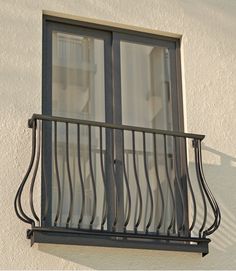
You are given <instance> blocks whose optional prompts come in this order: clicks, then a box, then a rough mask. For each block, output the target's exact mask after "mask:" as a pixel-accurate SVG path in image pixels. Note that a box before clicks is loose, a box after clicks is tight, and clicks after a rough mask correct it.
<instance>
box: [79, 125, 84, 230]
mask: <svg viewBox="0 0 236 271" xmlns="http://www.w3.org/2000/svg"><path fill="white" fill-rule="evenodd" d="M77 162H78V169H79V177H80V185H81V192H82V204H81V212H80V216H79V221H78V228H80V225H81V223H82V221H83V217H84V208H85V190H84V180H83V174H82V167H81V157H80V125H79V124H77Z"/></svg>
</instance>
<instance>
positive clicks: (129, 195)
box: [122, 130, 131, 231]
mask: <svg viewBox="0 0 236 271" xmlns="http://www.w3.org/2000/svg"><path fill="white" fill-rule="evenodd" d="M124 141H125V140H124V130H123V131H122V164H123V171H124V177H125V185H126V190H127V215H126V218H125V222H124V231H126V227H127V225H128V224H129V220H130V215H131V194H130V188H129V180H128V175H127V170H126V165H125V142H124ZM127 159H128V158H127Z"/></svg>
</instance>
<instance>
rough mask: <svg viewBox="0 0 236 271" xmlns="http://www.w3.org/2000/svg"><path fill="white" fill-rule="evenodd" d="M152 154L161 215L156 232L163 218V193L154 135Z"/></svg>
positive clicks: (154, 136)
mask: <svg viewBox="0 0 236 271" xmlns="http://www.w3.org/2000/svg"><path fill="white" fill-rule="evenodd" d="M153 151H154V152H153V153H154V168H155V174H156V180H157V187H159V192H160V196H161V215H160V220H159V222H158V223H157V228H156V229H157V230H156V231H157V232H158V231H159V230H160V228H161V226H162V223H163V217H164V208H165V204H164V196H163V191H162V188H161V182H160V177H159V172H158V166H157V147H156V135H155V134H153Z"/></svg>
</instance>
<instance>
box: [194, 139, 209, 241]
mask: <svg viewBox="0 0 236 271" xmlns="http://www.w3.org/2000/svg"><path fill="white" fill-rule="evenodd" d="M193 144H194V153H195V169H196V174H197V180H198V185H199V190H200V193H201V196H202V201H203V207H204V208H203V209H204V213H203V221H202V226H201V228H200V229H199V237H201V234H202V231H203V229H204V227H205V225H206V219H207V205H206V199H205V196H204V193H203V189H202V180H201V174H200V164H199V156H198V151H199V150H198V140H197V139H194V140H193Z"/></svg>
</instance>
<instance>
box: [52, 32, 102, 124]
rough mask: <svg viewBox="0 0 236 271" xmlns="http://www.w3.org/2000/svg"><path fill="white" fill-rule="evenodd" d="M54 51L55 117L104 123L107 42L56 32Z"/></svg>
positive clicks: (53, 91)
mask: <svg viewBox="0 0 236 271" xmlns="http://www.w3.org/2000/svg"><path fill="white" fill-rule="evenodd" d="M52 50H53V59H52V65H53V68H52V76H53V79H52V114H53V115H59V116H63V117H71V118H82V119H90V120H97V121H104V120H105V102H104V100H105V99H104V41H103V40H99V39H95V38H92V37H83V36H78V35H71V34H65V33H60V32H54V33H53V49H52Z"/></svg>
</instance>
